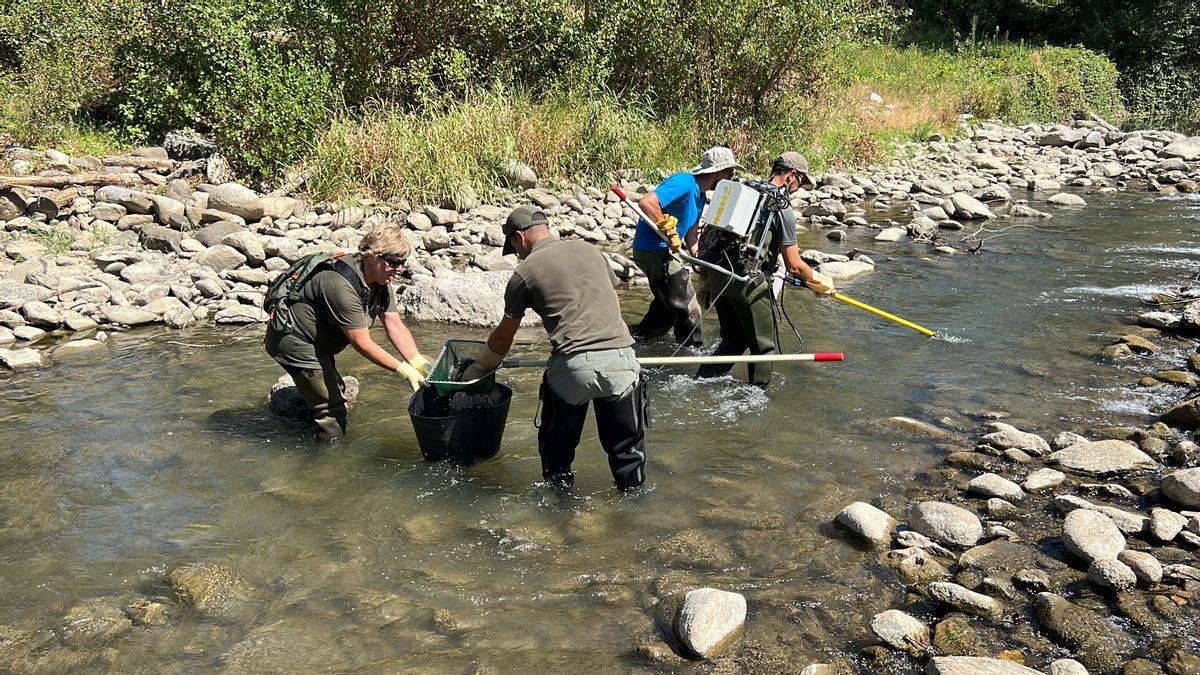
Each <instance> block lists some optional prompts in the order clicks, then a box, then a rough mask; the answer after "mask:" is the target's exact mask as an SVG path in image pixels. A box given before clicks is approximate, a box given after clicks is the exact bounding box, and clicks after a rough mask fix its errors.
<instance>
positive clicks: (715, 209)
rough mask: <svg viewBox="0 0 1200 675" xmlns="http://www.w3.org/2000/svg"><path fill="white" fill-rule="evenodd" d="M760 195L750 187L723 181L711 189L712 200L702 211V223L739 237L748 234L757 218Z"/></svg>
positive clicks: (735, 182)
mask: <svg viewBox="0 0 1200 675" xmlns="http://www.w3.org/2000/svg"><path fill="white" fill-rule="evenodd" d="M761 197H762V194H761V193H760V192H759V191H758V190H755V189H754V188H752V187H749V186H747V185H745V184H744V183H739V182H737V181H732V180H723V181H721V182H720V183H717V187H715V188H713V195H712V199H711V200H710V201H709V202H708V206H707V207H706V208H705V209H704V216H703V220H704V222H706V223H708V224H709V225H711V226H712V227H715V228H717V229H719V230H725V231H726V232H732V233H733V234H736V235H738V236H739V237H745V236H748V235H749V234H750V228H751V227H753V226H754V222H755V219H756V218H757V216H758V202H759V199H760V198H761Z"/></svg>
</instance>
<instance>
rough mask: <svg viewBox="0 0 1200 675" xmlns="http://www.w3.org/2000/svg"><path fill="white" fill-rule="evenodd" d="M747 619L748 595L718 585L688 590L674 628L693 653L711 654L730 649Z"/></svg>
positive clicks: (681, 641) (704, 655)
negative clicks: (732, 591) (716, 586)
mask: <svg viewBox="0 0 1200 675" xmlns="http://www.w3.org/2000/svg"><path fill="white" fill-rule="evenodd" d="M745 622H746V598H745V597H744V596H742V595H741V594H740V593H730V592H728V591H722V590H718V589H716V588H698V589H696V590H693V591H688V593H687V595H685V596H684V599H683V607H681V608H680V610H679V614H678V616H677V617H676V619H675V632H676V634H677V635H678V637H679V641H680V643H682V644H683V645H684V646H685V647H686V648H687V649H688V650H689V651H690V652H691V653H692V654H694V655H695V656H698V657H700V658H702V659H703V658H710V657H713V656H717V655H719V654H720V653H721V652H723V651H725V650H726V649H728V648H729V647H730V646H731V645H732V644H733V642H734V641H735V640H736V638H737V635H738V633H739V632H740V631H741V628H742V625H743V624H744V623H745Z"/></svg>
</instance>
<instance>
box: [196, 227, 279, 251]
mask: <svg viewBox="0 0 1200 675" xmlns="http://www.w3.org/2000/svg"><path fill="white" fill-rule="evenodd" d="M244 231H246V227H245V226H244V225H239V224H238V223H235V222H233V221H229V220H218V221H217V222H215V223H213V224H211V225H206V226H205V227H203V228H201V229H200V231H199V232H196V233H195V234H194V235H193V237H195V239H196V241H198V242H200V243H201V244H204V246H205V248H208V247H212V246H216V245H217V244H220V243H221V240H222V239H224V238H225V236H226V235H228V234H233V233H234V232H244ZM288 241H291V240H288Z"/></svg>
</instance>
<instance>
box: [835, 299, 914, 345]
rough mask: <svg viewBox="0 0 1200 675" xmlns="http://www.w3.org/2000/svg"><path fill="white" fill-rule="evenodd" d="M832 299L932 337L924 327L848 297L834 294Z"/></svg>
mask: <svg viewBox="0 0 1200 675" xmlns="http://www.w3.org/2000/svg"><path fill="white" fill-rule="evenodd" d="M833 297H834V298H835V299H837V300H841V301H842V302H844V303H846V304H847V305H851V306H853V307H857V308H859V309H865V310H867V311H868V312H870V313H872V314H875V315H877V316H882V317H883V318H885V319H887V320H889V321H895V322H896V323H898V324H900V325H901V326H904V327H906V328H911V329H913V330H915V331H917V332H918V333H920V334H922V335H924V336H926V337H933V331H931V330H929V329H928V328H926V327H924V326H918V325H917V324H915V323H913V322H911V321H909V320H907V319H901V318H900V317H898V316H896V315H895V314H888V313H887V312H885V311H883V310H882V309H879V308H878V307H872V306H870V305H868V304H867V303H865V302H859V301H858V300H855V299H854V298H848V297H846V296H844V295H842V294H841V293H834V294H833Z"/></svg>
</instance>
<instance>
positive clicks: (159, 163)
mask: <svg viewBox="0 0 1200 675" xmlns="http://www.w3.org/2000/svg"><path fill="white" fill-rule="evenodd" d="M100 161H101V162H104V165H105V166H124V167H129V168H131V169H151V170H154V171H169V170H171V169H174V168H175V162H172V161H171V160H169V159H148V158H146V157H133V156H132V155H112V156H111V157H104V158H102V159H101V160H100Z"/></svg>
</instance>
